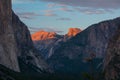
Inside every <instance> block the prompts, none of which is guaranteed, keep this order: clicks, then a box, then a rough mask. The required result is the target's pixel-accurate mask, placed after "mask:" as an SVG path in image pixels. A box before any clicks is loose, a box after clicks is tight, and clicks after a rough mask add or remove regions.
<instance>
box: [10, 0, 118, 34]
mask: <svg viewBox="0 0 120 80" xmlns="http://www.w3.org/2000/svg"><path fill="white" fill-rule="evenodd" d="M85 1H86V2H85ZM85 1H82V0H69V2H68V1H67V0H56V1H55V0H13V1H12V4H13V5H12V6H13V10H14V12H15V13H16V14H17V15H18V16H19V17H20V19H21V20H22V21H23V22H24V23H25V24H26V25H27V26H28V27H29V29H30V31H31V32H34V31H38V30H41V29H43V30H46V31H55V32H57V33H60V34H65V33H67V31H68V28H70V27H77V28H80V29H82V30H83V29H85V28H87V27H88V26H90V25H92V24H95V23H98V22H100V21H103V20H108V19H113V18H116V17H119V16H120V6H119V5H120V0H101V1H103V2H101V1H100V0H85ZM89 1H91V2H89ZM93 3H94V4H93Z"/></svg>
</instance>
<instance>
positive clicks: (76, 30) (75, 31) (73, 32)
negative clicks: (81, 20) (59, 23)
mask: <svg viewBox="0 0 120 80" xmlns="http://www.w3.org/2000/svg"><path fill="white" fill-rule="evenodd" d="M81 31H82V30H81V29H79V28H69V31H68V33H67V35H68V36H70V37H71V36H75V35H77V34H78V33H79V32H81Z"/></svg>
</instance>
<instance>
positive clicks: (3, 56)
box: [0, 0, 19, 71]
mask: <svg viewBox="0 0 120 80" xmlns="http://www.w3.org/2000/svg"><path fill="white" fill-rule="evenodd" d="M17 53H19V50H18V47H17V44H16V40H15V36H14V31H13V26H12V10H11V0H7V1H6V0H0V64H2V65H4V66H6V67H8V68H10V69H13V70H15V71H19V65H18V61H17Z"/></svg>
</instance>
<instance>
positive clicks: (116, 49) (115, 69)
mask: <svg viewBox="0 0 120 80" xmlns="http://www.w3.org/2000/svg"><path fill="white" fill-rule="evenodd" d="M104 71H105V78H106V80H120V25H119V28H118V30H117V31H116V34H115V35H114V36H113V37H112V38H111V39H110V42H109V45H108V47H107V51H106V57H105V60H104Z"/></svg>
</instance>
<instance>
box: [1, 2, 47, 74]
mask: <svg viewBox="0 0 120 80" xmlns="http://www.w3.org/2000/svg"><path fill="white" fill-rule="evenodd" d="M0 37H1V38H0V64H2V65H4V66H5V67H8V68H10V69H12V70H15V71H24V72H27V71H28V72H29V71H34V72H42V71H48V70H49V68H48V65H47V64H46V62H45V61H44V60H43V59H42V57H41V56H40V52H39V51H38V50H36V48H34V46H33V42H32V40H31V36H30V32H29V30H28V28H27V26H26V25H25V24H24V23H23V22H22V21H21V20H20V19H19V17H18V16H17V15H15V13H14V12H13V11H12V8H11V0H7V1H5V0H0Z"/></svg>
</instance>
